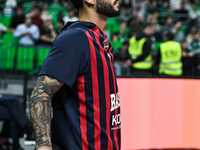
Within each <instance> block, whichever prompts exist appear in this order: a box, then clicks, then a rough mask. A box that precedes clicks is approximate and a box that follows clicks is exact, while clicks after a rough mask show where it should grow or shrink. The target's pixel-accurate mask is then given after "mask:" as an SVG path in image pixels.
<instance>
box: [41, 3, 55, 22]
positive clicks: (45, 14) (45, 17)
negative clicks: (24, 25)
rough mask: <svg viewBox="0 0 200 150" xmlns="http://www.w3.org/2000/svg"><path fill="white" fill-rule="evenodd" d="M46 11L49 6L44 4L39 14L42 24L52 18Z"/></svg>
mask: <svg viewBox="0 0 200 150" xmlns="http://www.w3.org/2000/svg"><path fill="white" fill-rule="evenodd" d="M48 9H49V4H48V3H47V2H46V3H44V5H43V9H42V12H41V19H42V20H43V22H45V21H46V20H49V19H52V18H53V17H52V15H50V14H49V13H48Z"/></svg>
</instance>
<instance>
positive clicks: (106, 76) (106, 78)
mask: <svg viewBox="0 0 200 150" xmlns="http://www.w3.org/2000/svg"><path fill="white" fill-rule="evenodd" d="M94 35H95V38H96V41H97V42H98V44H99V45H101V44H100V41H99V36H98V35H97V34H96V33H94ZM100 54H101V58H102V61H103V70H104V86H105V98H106V120H107V121H106V132H107V135H108V145H107V149H108V150H112V149H113V145H112V140H111V138H110V121H109V120H110V107H111V106H110V82H109V72H108V64H107V61H106V58H105V53H104V49H103V48H102V47H100Z"/></svg>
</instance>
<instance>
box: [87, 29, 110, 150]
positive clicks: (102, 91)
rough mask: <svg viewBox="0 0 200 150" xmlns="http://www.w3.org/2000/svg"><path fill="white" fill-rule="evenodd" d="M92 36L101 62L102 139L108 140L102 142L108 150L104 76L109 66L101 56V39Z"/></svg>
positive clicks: (99, 71) (97, 36)
mask: <svg viewBox="0 0 200 150" xmlns="http://www.w3.org/2000/svg"><path fill="white" fill-rule="evenodd" d="M90 35H91V36H92V37H94V42H93V44H95V45H96V47H97V49H98V51H97V53H98V55H96V57H97V62H99V63H98V64H97V68H98V83H99V98H100V114H101V115H100V125H101V132H102V134H101V139H106V140H101V149H102V150H103V149H107V143H108V142H107V140H108V136H107V134H106V130H105V129H106V117H105V116H106V107H105V106H106V100H105V84H104V76H102V74H104V68H105V67H104V66H105V65H107V64H106V63H105V61H103V60H104V59H105V58H104V56H103V57H102V56H101V53H102V48H101V47H100V46H99V40H100V37H99V35H98V34H97V33H93V32H91V33H90ZM103 51H104V50H103Z"/></svg>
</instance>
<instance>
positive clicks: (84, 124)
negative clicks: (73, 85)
mask: <svg viewBox="0 0 200 150" xmlns="http://www.w3.org/2000/svg"><path fill="white" fill-rule="evenodd" d="M78 97H79V107H80V110H79V111H80V128H81V140H82V147H83V150H88V149H89V147H88V142H87V119H86V104H85V81H84V76H80V77H79V78H78Z"/></svg>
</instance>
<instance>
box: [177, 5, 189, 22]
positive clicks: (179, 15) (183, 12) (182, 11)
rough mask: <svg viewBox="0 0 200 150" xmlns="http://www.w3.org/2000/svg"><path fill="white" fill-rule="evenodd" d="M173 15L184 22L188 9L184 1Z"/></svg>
mask: <svg viewBox="0 0 200 150" xmlns="http://www.w3.org/2000/svg"><path fill="white" fill-rule="evenodd" d="M175 15H176V17H177V18H178V20H179V21H182V22H185V21H186V20H187V19H188V10H187V9H186V3H184V2H182V3H181V8H180V9H178V10H176V11H175Z"/></svg>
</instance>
